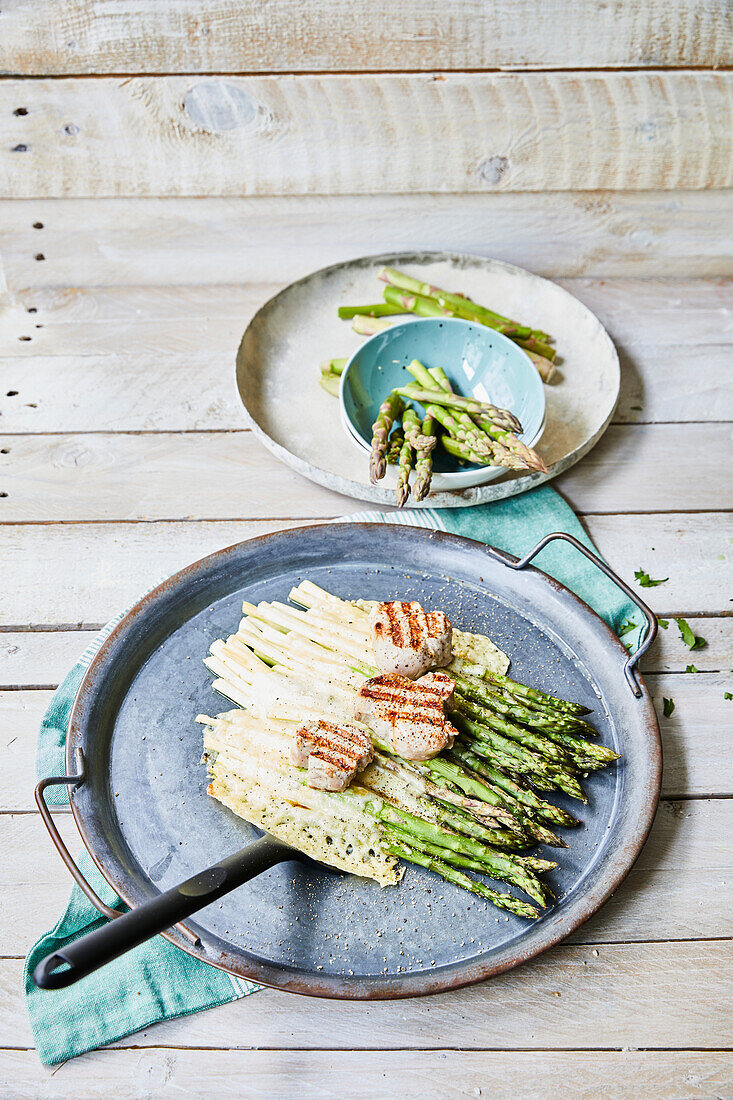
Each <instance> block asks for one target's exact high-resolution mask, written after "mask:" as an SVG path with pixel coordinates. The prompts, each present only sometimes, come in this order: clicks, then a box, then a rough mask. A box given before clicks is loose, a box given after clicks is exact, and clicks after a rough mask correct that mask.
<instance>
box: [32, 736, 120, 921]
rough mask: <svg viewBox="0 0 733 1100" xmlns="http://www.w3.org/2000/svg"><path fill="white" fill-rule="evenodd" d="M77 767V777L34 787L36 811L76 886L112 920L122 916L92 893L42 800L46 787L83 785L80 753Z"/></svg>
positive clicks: (46, 781)
mask: <svg viewBox="0 0 733 1100" xmlns="http://www.w3.org/2000/svg"><path fill="white" fill-rule="evenodd" d="M77 765H78V766H79V768H80V771H79V774H78V775H52V776H49V777H48V778H47V779H42V780H41V781H40V783H38V784H37V786H36V805H37V806H38V811H39V813H40V815H41V818H42V820H43V824H44V825H45V826H46V829H47V830H48V835H49V836H50V837H51V840H52V841H53V842H54V845H55V847H56V851H57V852H58V853H59V855H60V856H61V858H62V860H63V861H64V863H65V864H66V867H67V869H68V871H69V873H70V874H71V876H72V878H73V879H74V882H75V883H76V885H77V886H78V887H79V889H80V890H81V892H82V893H83V894H84V895H85V897H87V898H88V899H89V901H90V902H91V903H92V905H93V906H94V907H95V909H98V910H99V912H100V913H103V914H104V916H105V917H110V918H112V919H114V918H115V917H119V916H121V915H122V914H121V913H120V911H119V910H117V909H110V907H109V905H107V904H105V902H103V901H102V899H101V898H100V897H99V896H98V895H97V894H96V893H95V892H94V890H93V889H92V887H91V886H90V885H89V883H88V882H87V880H86V879H85V878H84V875H83V874H82V873H81V871H80V870H79V868H78V867H77V865H76V863H75V862H74V860H73V858H72V856H71V853H70V852H69V849H68V848H67V847H66V845H65V844H64V842H63V839H62V837H61V833H60V832H59V831H58V829H57V828H56V823H55V822H54V820H53V818H52V817H51V811H50V810H49V808H48V806H47V805H46V799H45V798H44V793H45V790H46V788H47V787H58V786H60V785H61V784H66V786H68V787H78V786H79V785H80V784H81V783H83V782H84V758H83V756H82V755H81V752H78V753H77Z"/></svg>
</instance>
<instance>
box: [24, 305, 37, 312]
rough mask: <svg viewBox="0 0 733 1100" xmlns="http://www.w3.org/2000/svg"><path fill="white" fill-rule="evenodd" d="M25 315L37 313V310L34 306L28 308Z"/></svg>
mask: <svg viewBox="0 0 733 1100" xmlns="http://www.w3.org/2000/svg"><path fill="white" fill-rule="evenodd" d="M26 313H38V310H37V308H36V307H35V306H28V309H27V310H26Z"/></svg>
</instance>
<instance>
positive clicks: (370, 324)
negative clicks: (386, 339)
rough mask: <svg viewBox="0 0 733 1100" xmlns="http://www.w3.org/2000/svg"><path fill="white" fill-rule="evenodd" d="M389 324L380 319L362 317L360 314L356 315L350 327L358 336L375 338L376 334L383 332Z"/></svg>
mask: <svg viewBox="0 0 733 1100" xmlns="http://www.w3.org/2000/svg"><path fill="white" fill-rule="evenodd" d="M391 324H392V322H391V321H385V320H384V319H383V318H381V317H364V316H363V315H362V314H361V313H357V314H356V315H355V317H354V319H353V321H352V323H351V327H352V329H353V330H354V332H358V334H359V336H376V334H377V333H378V332H384V330H385V329H387V328H389V327H390V325H391Z"/></svg>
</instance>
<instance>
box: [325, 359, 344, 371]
mask: <svg viewBox="0 0 733 1100" xmlns="http://www.w3.org/2000/svg"><path fill="white" fill-rule="evenodd" d="M348 361H349V360H348V359H324V360H323V362H322V363H321V374H343V371H344V367H345V366H346V364H347V363H348Z"/></svg>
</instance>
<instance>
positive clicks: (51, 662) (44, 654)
mask: <svg viewBox="0 0 733 1100" xmlns="http://www.w3.org/2000/svg"><path fill="white" fill-rule="evenodd" d="M702 621H704V622H707V621H708V620H702ZM731 625H732V626H733V623H732V624H731ZM95 633H96V632H95V631H94V630H44V631H35V630H23V631H8V632H0V688H13V689H16V688H51V687H56V686H57V685H58V684H59V683H60V682H61V681H62V680H63V678H64V676H65V675H66V673H67V672H68V671H69V669H70V668H71V666H72V665H73V664H74V662H75V661H76V660H77V658H78V657H80V656H81V654H82V653H83V652H84V650H85V649H86V647H87V646H88V645H89V643H90V642H91V641H92V640H93V638H94V636H95Z"/></svg>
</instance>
